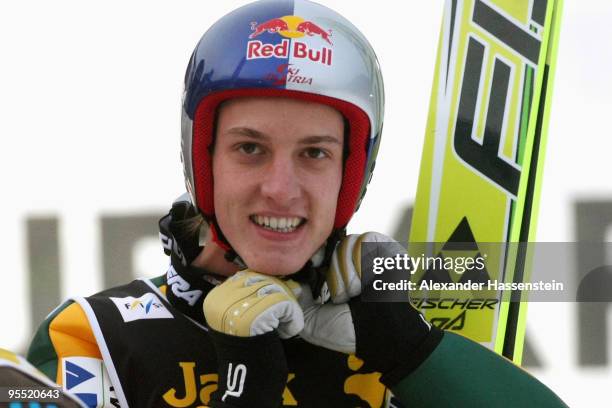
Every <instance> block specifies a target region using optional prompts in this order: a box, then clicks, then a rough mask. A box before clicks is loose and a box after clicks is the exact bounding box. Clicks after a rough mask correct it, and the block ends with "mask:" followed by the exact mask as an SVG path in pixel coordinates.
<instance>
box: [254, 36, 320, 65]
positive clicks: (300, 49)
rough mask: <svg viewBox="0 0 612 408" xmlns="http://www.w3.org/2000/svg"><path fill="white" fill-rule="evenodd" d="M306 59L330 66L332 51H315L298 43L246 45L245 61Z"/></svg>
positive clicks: (285, 41)
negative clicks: (290, 57)
mask: <svg viewBox="0 0 612 408" xmlns="http://www.w3.org/2000/svg"><path fill="white" fill-rule="evenodd" d="M289 56H292V57H293V58H297V59H308V60H310V61H313V62H319V63H321V64H324V65H331V64H332V50H331V49H329V48H327V47H322V48H320V49H315V48H311V47H309V46H308V45H307V44H304V43H302V42H299V41H294V42H290V41H289V40H283V41H282V42H281V43H280V44H266V43H262V42H261V41H258V40H254V41H249V42H248V43H247V55H246V57H247V59H248V60H251V59H258V58H289Z"/></svg>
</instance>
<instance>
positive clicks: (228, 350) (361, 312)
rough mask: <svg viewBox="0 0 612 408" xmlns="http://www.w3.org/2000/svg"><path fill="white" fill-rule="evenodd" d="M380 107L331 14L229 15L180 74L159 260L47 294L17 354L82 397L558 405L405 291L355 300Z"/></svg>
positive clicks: (364, 68)
mask: <svg viewBox="0 0 612 408" xmlns="http://www.w3.org/2000/svg"><path fill="white" fill-rule="evenodd" d="M382 115H383V85H382V76H381V74H380V70H379V67H378V63H377V61H376V57H375V55H374V52H373V50H372V49H371V47H370V45H369V44H368V42H367V41H366V39H365V38H364V37H363V36H362V34H361V33H360V32H359V31H358V30H357V29H356V28H355V27H353V25H352V24H351V23H350V22H348V21H347V20H346V19H344V18H343V17H342V16H340V15H338V14H337V13H335V12H333V11H331V10H329V9H327V8H325V7H323V6H320V5H318V4H315V3H311V2H308V1H305V0H290V1H288V0H272V1H260V2H256V3H252V4H249V5H247V6H244V7H242V8H240V9H238V10H235V11H234V12H232V13H230V14H228V15H227V16H225V17H223V18H222V19H221V20H219V21H218V22H217V23H216V24H215V25H213V26H212V27H211V28H210V30H209V31H207V33H206V34H205V35H204V36H203V37H202V39H201V40H200V42H199V43H198V45H197V46H196V49H195V51H194V53H193V55H192V57H191V60H190V62H189V66H188V68H187V73H186V76H185V93H184V97H183V115H182V159H183V164H184V173H185V180H186V186H187V190H188V192H189V199H180V200H178V201H177V202H175V204H174V205H173V208H172V210H171V211H170V214H169V215H168V216H166V217H164V218H163V219H162V220H161V221H160V229H161V231H162V241H163V243H164V247H165V249H166V250H167V253H168V254H170V255H171V265H170V268H169V269H168V271H167V273H166V274H165V275H164V276H161V277H159V278H157V279H154V280H150V281H149V280H139V281H135V282H132V283H130V284H128V285H125V286H122V287H118V288H113V289H109V290H106V291H104V292H101V293H99V294H96V295H94V296H91V297H88V298H75V299H74V300H73V301H70V302H67V303H66V304H64V305H62V306H60V307H59V308H58V309H56V310H55V311H54V312H53V313H52V314H51V315H50V316H49V317H48V319H47V320H46V322H45V323H44V324H43V325H42V326H41V328H40V329H39V331H38V333H37V334H36V337H35V339H34V341H33V343H32V346H31V348H30V352H29V356H28V357H29V360H30V361H31V362H32V363H33V364H34V365H36V366H37V367H38V368H39V369H40V370H42V371H43V372H45V373H46V374H47V375H48V376H49V377H50V378H52V379H53V380H56V381H57V382H58V383H60V384H62V385H63V387H64V388H65V389H67V390H68V391H71V392H73V393H74V394H76V395H77V396H78V397H80V398H81V399H82V400H83V401H85V402H86V403H87V404H88V405H89V406H105V405H107V406H113V405H114V406H132V407H134V406H143V407H150V406H176V407H188V406H202V405H205V404H210V406H212V407H258V408H266V407H278V406H281V405H282V406H302V407H344V406H346V407H354V406H371V407H381V406H400V404H402V403H406V404H410V405H411V406H432V405H437V406H441V405H456V406H478V405H487V406H489V405H514V404H516V403H518V405H524V404H526V403H531V404H535V405H538V406H562V402H561V401H559V400H558V399H557V398H556V397H555V396H554V394H552V393H551V392H550V391H549V390H548V389H547V388H546V387H544V386H543V385H542V384H540V383H539V382H537V380H535V379H533V378H532V377H530V376H528V375H527V374H525V373H524V372H522V371H521V370H520V369H518V368H517V367H515V366H513V365H512V364H511V363H509V362H507V361H505V360H504V359H502V358H501V357H499V356H496V355H495V354H493V353H491V352H489V351H487V350H486V349H484V348H482V347H480V346H479V345H477V344H474V343H472V342H470V341H468V340H466V339H463V338H461V337H459V336H456V335H454V334H452V333H446V334H444V333H442V332H441V331H440V330H437V329H436V328H433V327H431V325H430V324H429V323H427V322H426V321H425V320H424V319H423V318H422V317H421V315H420V314H419V313H418V312H417V311H416V310H415V309H413V308H412V307H411V306H410V305H409V304H408V303H405V304H402V303H396V304H390V303H371V304H368V303H364V302H361V300H360V299H359V296H358V295H359V290H360V287H361V285H360V279H361V274H360V265H359V262H355V261H354V259H359V258H358V257H357V258H355V254H358V252H359V250H360V243H361V242H362V241H372V240H373V241H380V240H383V241H384V240H386V237H383V236H380V234H375V233H368V234H364V235H363V236H350V237H345V233H344V231H345V227H346V225H347V223H348V222H349V220H350V218H351V216H352V215H353V213H354V212H355V211H356V209H357V207H358V205H359V202H360V200H361V198H362V197H363V195H364V194H365V189H366V186H367V183H368V182H369V180H370V176H371V174H372V170H373V168H374V161H375V158H376V153H377V150H378V144H379V142H380V134H381V130H382ZM200 235H203V239H202V241H203V242H204V243H205V245H204V247H203V248H202V247H201V246H200V238H199V236H200ZM326 287H327V288H328V289H329V292H330V294H329V297H331V302H330V301H328V299H327V297H328V296H326V295H325V293H326V290H325V288H326ZM468 371H469V372H470V373H473V374H470V375H472V376H473V378H469V376H466V375H465V373H466V372H468ZM493 373H494V375H491V374H493ZM391 391H393V392H394V393H395V394H396V395H397V398H394V397H392V395H391Z"/></svg>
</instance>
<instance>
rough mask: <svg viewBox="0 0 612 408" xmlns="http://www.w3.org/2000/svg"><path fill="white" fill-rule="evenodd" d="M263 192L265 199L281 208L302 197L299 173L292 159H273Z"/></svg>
mask: <svg viewBox="0 0 612 408" xmlns="http://www.w3.org/2000/svg"><path fill="white" fill-rule="evenodd" d="M261 192H262V194H263V195H264V197H266V198H267V199H270V200H272V201H273V202H274V203H275V204H278V205H281V206H287V205H289V204H291V203H292V202H293V201H294V200H295V199H297V198H299V197H300V194H301V187H300V181H299V177H298V172H297V169H296V167H295V163H294V161H293V160H292V159H291V158H289V157H280V156H277V157H273V158H272V160H271V161H270V163H269V165H268V166H267V169H266V172H265V175H264V178H263V182H262V185H261Z"/></svg>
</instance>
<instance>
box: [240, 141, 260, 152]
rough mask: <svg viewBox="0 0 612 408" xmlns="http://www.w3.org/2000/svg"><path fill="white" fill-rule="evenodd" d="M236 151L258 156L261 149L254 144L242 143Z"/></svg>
mask: <svg viewBox="0 0 612 408" xmlns="http://www.w3.org/2000/svg"><path fill="white" fill-rule="evenodd" d="M238 150H239V151H241V152H242V153H245V154H260V153H261V147H259V146H258V145H257V144H256V143H242V144H241V145H240V146H238Z"/></svg>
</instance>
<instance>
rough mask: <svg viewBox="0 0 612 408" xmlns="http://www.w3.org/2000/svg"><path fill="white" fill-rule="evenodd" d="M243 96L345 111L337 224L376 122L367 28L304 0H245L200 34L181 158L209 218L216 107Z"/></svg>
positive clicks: (361, 175) (358, 189)
mask: <svg viewBox="0 0 612 408" xmlns="http://www.w3.org/2000/svg"><path fill="white" fill-rule="evenodd" d="M243 96H266V97H268V96H269V97H291V98H298V99H302V100H305V101H312V102H318V103H323V104H326V105H329V106H331V107H333V108H335V109H337V110H338V111H339V112H340V113H341V114H342V115H343V116H344V117H345V119H346V122H347V123H348V125H349V126H348V127H349V129H348V140H347V143H348V148H349V154H348V156H347V157H346V159H345V162H344V172H343V179H342V185H341V188H340V193H339V196H338V204H337V209H336V215H335V220H334V229H336V230H338V229H344V227H346V225H347V224H348V222H349V220H350V218H351V217H352V215H353V214H354V213H355V211H356V210H357V208H358V206H359V203H360V202H361V199H362V198H363V196H364V194H365V190H366V186H367V184H368V182H369V181H370V179H371V176H372V171H373V169H374V160H375V158H376V153H377V151H378V145H379V143H380V135H381V130H382V122H383V102H384V95H383V82H382V76H381V73H380V68H379V65H378V61H377V59H376V55H375V54H374V51H373V50H372V47H371V46H370V44H369V43H368V41H367V40H366V39H365V37H364V36H363V35H362V34H361V33H360V32H359V31H358V30H357V29H356V28H355V27H354V26H353V25H352V24H351V23H350V22H349V21H347V20H346V19H345V18H344V17H342V16H341V15H339V14H338V13H336V12H334V11H333V10H330V9H328V8H327V7H324V6H321V5H319V4H316V3H313V2H310V1H306V0H263V1H258V2H255V3H251V4H248V5H246V6H243V7H241V8H239V9H237V10H234V11H233V12H231V13H230V14H227V15H226V16H224V17H223V18H221V19H220V20H219V21H217V22H216V23H215V24H214V25H213V26H212V27H211V28H210V29H209V30H208V31H207V32H206V33H205V34H204V35H203V36H202V38H201V39H200V41H199V42H198V44H197V46H196V48H195V50H194V51H193V54H192V56H191V59H190V61H189V65H188V67H187V72H186V74H185V89H184V93H183V109H182V129H181V130H182V140H181V158H182V162H183V170H184V175H185V183H186V187H187V191H188V192H189V195H190V196H191V200H192V203H193V204H194V206H195V207H196V208H198V210H199V211H200V212H201V213H202V214H203V215H204V217H205V218H206V219H207V220H208V221H212V222H213V225H214V221H215V209H214V201H213V177H212V158H211V151H210V147H211V145H212V143H213V137H214V134H213V133H214V124H215V123H214V122H215V113H216V108H217V107H218V105H219V104H220V103H221V102H223V101H224V100H227V99H230V98H236V97H243ZM217 233H218V232H217Z"/></svg>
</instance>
